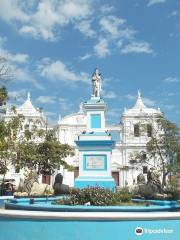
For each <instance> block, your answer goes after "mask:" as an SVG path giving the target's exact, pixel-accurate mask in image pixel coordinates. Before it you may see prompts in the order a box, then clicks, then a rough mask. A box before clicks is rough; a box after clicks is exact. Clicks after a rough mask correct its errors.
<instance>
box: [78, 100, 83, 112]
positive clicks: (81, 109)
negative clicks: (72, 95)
mask: <svg viewBox="0 0 180 240" xmlns="http://www.w3.org/2000/svg"><path fill="white" fill-rule="evenodd" d="M79 112H80V113H82V112H83V103H82V102H81V103H80V105H79Z"/></svg>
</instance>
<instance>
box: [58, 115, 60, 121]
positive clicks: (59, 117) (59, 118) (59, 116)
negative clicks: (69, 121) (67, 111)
mask: <svg viewBox="0 0 180 240" xmlns="http://www.w3.org/2000/svg"><path fill="white" fill-rule="evenodd" d="M58 121H59V122H60V121H61V114H59V119H58Z"/></svg>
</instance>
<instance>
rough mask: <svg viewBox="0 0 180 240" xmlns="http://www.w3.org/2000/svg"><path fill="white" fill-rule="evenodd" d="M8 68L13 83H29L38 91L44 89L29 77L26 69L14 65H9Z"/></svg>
mask: <svg viewBox="0 0 180 240" xmlns="http://www.w3.org/2000/svg"><path fill="white" fill-rule="evenodd" d="M9 67H10V72H12V74H13V79H14V80H15V81H19V82H29V83H31V84H32V85H33V86H34V87H36V88H37V89H39V90H42V89H44V87H43V86H42V85H41V84H40V83H39V82H38V81H37V80H36V79H35V78H34V77H33V76H32V75H31V73H30V71H29V69H28V68H25V67H24V68H21V67H19V66H17V65H15V64H10V65H9Z"/></svg>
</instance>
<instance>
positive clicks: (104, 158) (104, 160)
mask: <svg viewBox="0 0 180 240" xmlns="http://www.w3.org/2000/svg"><path fill="white" fill-rule="evenodd" d="M88 157H102V158H100V160H102V161H103V163H102V165H103V167H102V168H87V158H88ZM106 170H107V156H106V155H105V154H86V155H83V171H106Z"/></svg>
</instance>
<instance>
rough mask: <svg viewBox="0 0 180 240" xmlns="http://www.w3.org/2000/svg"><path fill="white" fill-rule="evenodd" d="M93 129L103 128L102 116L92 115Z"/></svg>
mask: <svg viewBox="0 0 180 240" xmlns="http://www.w3.org/2000/svg"><path fill="white" fill-rule="evenodd" d="M90 118H91V128H101V114H91V115H90Z"/></svg>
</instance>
